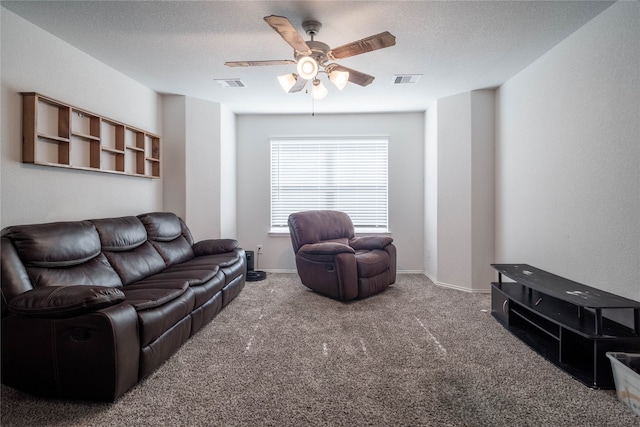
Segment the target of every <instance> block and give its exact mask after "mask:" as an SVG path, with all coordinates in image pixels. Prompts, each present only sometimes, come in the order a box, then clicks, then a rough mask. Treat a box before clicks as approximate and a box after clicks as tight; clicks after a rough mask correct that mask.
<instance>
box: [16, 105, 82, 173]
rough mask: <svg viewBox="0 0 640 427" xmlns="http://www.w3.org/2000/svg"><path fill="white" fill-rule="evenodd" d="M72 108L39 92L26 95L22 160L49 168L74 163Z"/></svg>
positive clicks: (23, 106)
mask: <svg viewBox="0 0 640 427" xmlns="http://www.w3.org/2000/svg"><path fill="white" fill-rule="evenodd" d="M70 125H71V108H70V107H69V106H66V105H60V104H58V103H56V102H54V101H52V100H50V99H49V98H46V97H42V96H40V95H38V94H36V93H27V94H23V101H22V161H23V162H24V163H33V164H40V165H48V166H64V167H68V166H69V165H70V164H71V155H70V142H71V139H70V137H71V135H70V130H71V126H70Z"/></svg>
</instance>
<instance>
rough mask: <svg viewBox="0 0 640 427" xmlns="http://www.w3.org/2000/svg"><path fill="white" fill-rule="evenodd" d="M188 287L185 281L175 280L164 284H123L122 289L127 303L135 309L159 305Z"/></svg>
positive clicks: (182, 292)
mask: <svg viewBox="0 0 640 427" xmlns="http://www.w3.org/2000/svg"><path fill="white" fill-rule="evenodd" d="M188 288H189V285H188V284H187V283H186V282H182V283H176V282H175V281H171V282H165V283H164V284H161V283H158V284H155V283H146V284H136V285H129V286H125V287H124V288H123V289H122V290H123V292H124V295H125V301H126V302H127V304H131V305H132V306H133V308H135V309H136V311H140V310H147V309H149V308H156V307H161V306H163V305H165V304H166V303H168V302H169V301H171V300H174V299H176V298H178V297H179V296H180V295H182V294H184V293H185V292H186V290H187V289H188Z"/></svg>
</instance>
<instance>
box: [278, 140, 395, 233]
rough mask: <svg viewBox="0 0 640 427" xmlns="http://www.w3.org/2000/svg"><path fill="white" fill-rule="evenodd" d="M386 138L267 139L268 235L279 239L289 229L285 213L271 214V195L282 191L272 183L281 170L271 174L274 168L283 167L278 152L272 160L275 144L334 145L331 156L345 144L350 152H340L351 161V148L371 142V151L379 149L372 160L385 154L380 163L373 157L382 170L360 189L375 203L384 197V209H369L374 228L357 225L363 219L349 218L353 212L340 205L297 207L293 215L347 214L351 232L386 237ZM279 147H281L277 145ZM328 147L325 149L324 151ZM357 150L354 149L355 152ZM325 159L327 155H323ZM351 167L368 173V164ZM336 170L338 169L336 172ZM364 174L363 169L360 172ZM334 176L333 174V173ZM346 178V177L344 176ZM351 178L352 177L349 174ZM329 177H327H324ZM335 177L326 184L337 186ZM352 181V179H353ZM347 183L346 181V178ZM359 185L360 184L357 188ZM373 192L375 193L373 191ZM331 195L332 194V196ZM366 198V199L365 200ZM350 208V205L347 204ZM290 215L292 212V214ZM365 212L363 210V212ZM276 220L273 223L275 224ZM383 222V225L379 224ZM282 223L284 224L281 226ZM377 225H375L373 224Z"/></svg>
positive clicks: (387, 142)
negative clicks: (330, 211)
mask: <svg viewBox="0 0 640 427" xmlns="http://www.w3.org/2000/svg"><path fill="white" fill-rule="evenodd" d="M389 140H390V138H389V136H388V135H373V136H330V137H329V136H320V137H270V138H269V156H270V158H269V203H270V207H269V225H270V233H272V234H275V235H278V234H288V232H289V229H288V226H287V224H286V218H285V219H283V215H285V217H288V215H289V213H290V212H289V213H287V212H284V213H283V212H280V213H279V216H280V217H279V218H277V216H278V214H277V213H276V214H274V194H275V193H276V192H279V191H281V187H282V186H278V185H275V184H274V179H275V178H276V177H280V176H281V175H280V170H278V171H274V168H279V167H282V164H280V163H279V161H280V160H279V159H280V155H279V154H280V153H281V152H280V151H279V152H278V153H277V154H278V159H277V160H275V159H274V157H275V155H276V152H275V151H274V144H281V143H284V144H289V145H304V144H315V146H316V148H318V147H320V149H321V148H322V144H326V145H327V146H328V145H329V144H331V145H333V146H334V147H333V148H332V149H331V150H327V151H331V152H332V153H333V155H335V154H336V149H335V146H339V145H340V143H344V144H343V146H344V147H350V148H345V149H343V151H346V152H347V153H348V155H351V157H354V154H353V153H352V152H351V153H350V152H349V150H353V147H354V146H356V145H357V144H360V143H363V144H364V143H366V142H370V143H371V145H372V147H371V149H374V147H375V146H378V147H376V148H375V150H376V154H375V156H378V157H379V156H380V153H382V152H383V154H384V156H383V157H384V158H383V160H382V161H380V159H379V158H378V157H375V159H374V160H373V162H374V163H378V162H381V163H379V164H378V166H380V167H381V170H380V171H379V172H380V173H378V174H371V176H370V177H369V178H370V179H372V181H371V183H366V184H365V185H363V186H362V187H363V188H365V189H367V191H368V192H370V193H375V195H374V199H379V198H380V197H379V193H380V194H382V193H383V197H382V198H381V200H383V201H382V202H381V203H382V204H383V208H382V209H381V208H380V206H378V207H377V208H376V209H372V210H371V212H372V215H373V218H375V220H374V223H373V224H367V226H364V225H362V224H361V223H360V222H359V221H358V218H359V217H362V216H358V215H359V213H358V212H356V214H355V215H353V214H352V212H354V211H353V210H351V211H350V209H349V208H345V207H344V206H341V205H337V206H336V205H333V206H309V207H300V208H298V209H294V210H293V211H299V210H310V209H335V210H342V211H344V212H347V213H348V214H349V215H350V216H351V217H352V220H353V221H354V228H355V230H356V232H357V233H363V232H366V233H381V234H387V233H389ZM380 146H383V151H380V148H379V147H380ZM280 147H282V146H281V145H280ZM326 148H327V147H325V149H326ZM357 150H358V149H356V151H357ZM337 151H340V148H338V149H337ZM324 154H325V155H328V154H326V152H325V153H324ZM371 156H372V158H373V156H374V155H373V154H371ZM368 160H370V159H366V160H365V161H368ZM276 161H277V162H278V164H276V163H275V162H276ZM350 161H353V159H351V160H350ZM352 165H354V166H355V167H356V170H357V167H360V168H366V170H370V169H371V164H370V163H369V164H365V165H364V166H363V165H362V164H359V166H358V165H355V164H353V163H352ZM336 170H337V169H336ZM362 170H364V169H362ZM334 172H335V170H334ZM346 175H348V174H346ZM352 175H355V174H353V173H352ZM326 176H329V175H326ZM335 177H336V175H335V174H334V175H332V179H330V180H328V181H330V182H334V183H335V182H336V180H335ZM357 177H358V180H360V178H361V175H357ZM381 177H383V183H382V181H380V179H381ZM352 179H353V178H352ZM347 180H348V178H347ZM334 185H337V186H338V187H339V186H340V185H339V184H334ZM358 185H361V183H359V184H357V186H358ZM349 187H353V185H351V186H349ZM276 188H278V191H276V190H275V189H276ZM374 188H375V189H374ZM331 194H333V193H331ZM365 198H366V196H365ZM349 203H350V204H351V202H349ZM360 203H362V202H356V203H355V204H356V205H358V204H360ZM312 204H317V200H315V201H313V203H312ZM293 211H291V212H293ZM363 212H366V209H365V210H364V211H363ZM274 219H275V220H274ZM380 220H382V221H380ZM283 221H284V223H283ZM375 221H377V223H376V222H375Z"/></svg>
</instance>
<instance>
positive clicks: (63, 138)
mask: <svg viewBox="0 0 640 427" xmlns="http://www.w3.org/2000/svg"><path fill="white" fill-rule="evenodd" d="M21 95H22V162H23V163H32V164H37V165H43V166H54V167H62V168H70V169H79V170H88V171H95V172H107V173H115V174H120V175H130V176H137V177H143V178H160V170H161V167H160V159H161V157H160V151H161V150H160V148H161V147H160V136H158V135H155V134H153V133H151V132H147V131H144V130H142V129H138V128H135V127H133V126H129V125H127V124H124V123H120V122H117V121H115V120H111V119H109V118H106V117H103V116H100V115H97V114H95V113H92V112H90V111H86V110H82V109H79V108H76V107H74V106H71V105H69V104H66V103H63V102H60V101H57V100H55V99H53V98H49V97H47V96H44V95H41V94H39V93H35V92H23V93H22V94H21Z"/></svg>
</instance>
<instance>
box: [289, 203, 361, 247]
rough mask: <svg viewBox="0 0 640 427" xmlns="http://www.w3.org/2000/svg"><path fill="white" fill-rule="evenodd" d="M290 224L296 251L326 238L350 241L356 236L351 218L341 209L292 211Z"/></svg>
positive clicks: (292, 241)
mask: <svg viewBox="0 0 640 427" xmlns="http://www.w3.org/2000/svg"><path fill="white" fill-rule="evenodd" d="M288 225H289V233H290V235H291V243H292V245H293V251H294V252H295V253H298V250H299V249H300V248H301V247H302V246H304V245H306V244H308V243H317V242H321V241H325V240H332V241H345V242H347V243H348V241H349V240H350V239H352V238H353V237H354V236H355V231H354V228H353V223H352V222H351V218H349V215H347V214H346V213H344V212H340V211H332V210H316V211H305V212H296V213H292V214H291V215H289V219H288Z"/></svg>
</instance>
